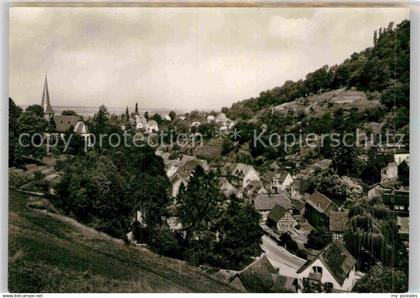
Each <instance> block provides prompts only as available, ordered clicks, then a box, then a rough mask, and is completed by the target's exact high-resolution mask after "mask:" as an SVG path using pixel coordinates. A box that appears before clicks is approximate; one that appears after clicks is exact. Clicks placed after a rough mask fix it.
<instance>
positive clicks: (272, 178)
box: [261, 171, 293, 193]
mask: <svg viewBox="0 0 420 298" xmlns="http://www.w3.org/2000/svg"><path fill="white" fill-rule="evenodd" d="M261 180H262V181H263V183H264V186H265V188H266V189H267V191H268V192H270V193H277V192H279V191H281V190H286V188H288V187H289V186H290V185H291V184H292V183H293V178H292V175H290V173H289V172H287V171H283V172H272V171H270V172H267V173H265V174H264V175H263V176H262V177H261Z"/></svg>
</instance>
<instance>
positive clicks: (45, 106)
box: [41, 74, 54, 116]
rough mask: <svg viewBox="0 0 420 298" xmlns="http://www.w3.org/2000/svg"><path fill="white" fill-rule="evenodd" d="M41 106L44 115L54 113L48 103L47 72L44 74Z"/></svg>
mask: <svg viewBox="0 0 420 298" xmlns="http://www.w3.org/2000/svg"><path fill="white" fill-rule="evenodd" d="M41 106H42V109H43V110H44V114H45V116H50V115H53V114H54V110H53V108H52V107H51V103H50V92H49V91H48V79H47V74H45V81H44V91H43V92H42V102H41Z"/></svg>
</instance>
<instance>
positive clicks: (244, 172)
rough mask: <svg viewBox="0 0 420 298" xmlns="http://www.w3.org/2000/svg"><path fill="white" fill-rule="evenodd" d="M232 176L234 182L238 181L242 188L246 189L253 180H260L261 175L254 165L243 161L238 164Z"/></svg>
mask: <svg viewBox="0 0 420 298" xmlns="http://www.w3.org/2000/svg"><path fill="white" fill-rule="evenodd" d="M231 176H233V178H234V179H233V180H234V182H236V183H238V185H239V184H241V187H242V189H245V188H246V187H247V185H248V184H249V183H250V182H251V181H256V180H260V175H259V174H258V172H257V171H256V170H255V169H254V167H252V166H250V165H246V164H243V163H238V164H236V166H235V167H234V169H233V171H232V173H231ZM241 181H242V182H241Z"/></svg>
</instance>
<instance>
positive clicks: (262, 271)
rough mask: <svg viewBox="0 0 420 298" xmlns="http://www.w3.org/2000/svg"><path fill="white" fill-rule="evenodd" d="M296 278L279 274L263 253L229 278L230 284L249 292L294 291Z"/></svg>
mask: <svg viewBox="0 0 420 298" xmlns="http://www.w3.org/2000/svg"><path fill="white" fill-rule="evenodd" d="M296 283H297V281H296V279H295V278H293V277H286V276H282V275H279V273H278V270H276V269H275V268H274V267H273V265H272V264H271V263H270V261H269V260H268V258H267V257H266V256H265V255H262V256H261V257H259V258H258V259H256V260H255V261H254V262H253V263H251V264H250V265H248V266H247V267H245V268H244V269H243V270H242V271H240V272H239V273H237V274H236V275H234V276H233V277H232V278H231V281H230V285H231V286H233V287H235V288H236V289H239V290H242V291H244V290H245V291H248V292H251V293H269V292H277V293H278V292H283V293H284V292H289V293H294V292H296Z"/></svg>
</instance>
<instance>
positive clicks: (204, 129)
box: [197, 123, 216, 139]
mask: <svg viewBox="0 0 420 298" xmlns="http://www.w3.org/2000/svg"><path fill="white" fill-rule="evenodd" d="M197 132H198V133H200V134H201V135H202V136H203V137H204V138H205V139H211V138H212V137H213V136H214V134H215V132H216V127H215V125H214V124H212V123H202V124H200V126H199V127H198V128H197Z"/></svg>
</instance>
